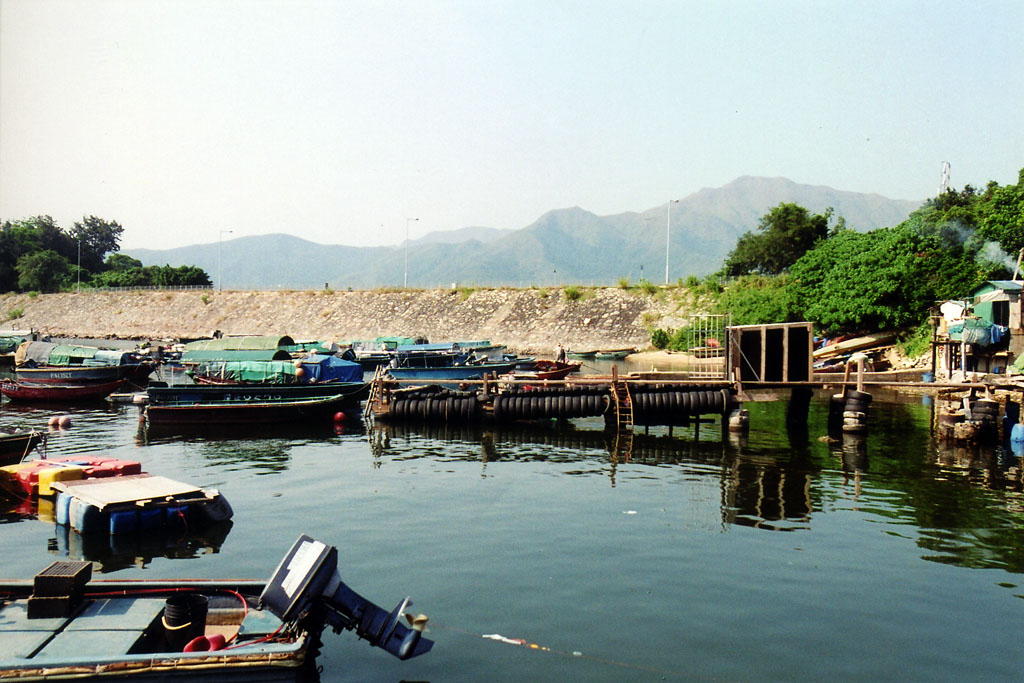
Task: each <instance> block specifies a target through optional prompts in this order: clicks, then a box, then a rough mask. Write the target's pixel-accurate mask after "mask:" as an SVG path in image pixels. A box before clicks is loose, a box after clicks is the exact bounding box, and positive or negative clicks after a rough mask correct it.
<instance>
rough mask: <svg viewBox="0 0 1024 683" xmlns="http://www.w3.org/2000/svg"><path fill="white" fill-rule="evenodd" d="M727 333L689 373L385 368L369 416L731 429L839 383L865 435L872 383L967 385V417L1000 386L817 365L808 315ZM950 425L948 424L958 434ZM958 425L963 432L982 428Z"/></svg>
mask: <svg viewBox="0 0 1024 683" xmlns="http://www.w3.org/2000/svg"><path fill="white" fill-rule="evenodd" d="M723 336H724V337H725V339H724V343H723V344H722V347H721V348H722V349H723V350H722V353H721V355H720V356H719V357H717V358H714V359H702V360H703V361H707V360H713V361H717V364H716V365H709V364H707V363H706V362H705V363H703V364H702V365H700V366H699V367H696V369H695V370H693V369H691V370H690V371H685V372H663V371H651V372H635V373H629V374H627V375H620V374H619V373H618V371H617V368H616V367H614V366H613V368H612V372H611V374H610V375H575V376H570V377H567V378H565V379H563V380H540V381H538V380H536V379H527V380H522V379H516V378H515V377H508V376H504V377H501V378H497V377H489V376H485V377H484V378H483V379H480V380H469V381H465V382H461V383H459V385H458V388H457V389H448V388H442V387H439V386H423V385H422V382H419V383H416V382H411V381H408V380H395V379H390V378H388V377H387V376H386V374H385V370H384V369H383V368H381V369H378V371H377V374H376V375H375V377H374V379H373V381H372V383H371V391H370V397H369V399H368V400H367V403H366V406H365V410H364V415H366V416H370V415H372V416H373V417H374V418H375V419H379V420H382V421H398V422H402V421H418V422H438V423H445V424H451V425H457V424H471V423H475V422H488V421H489V422H494V423H512V422H520V421H531V420H560V419H570V418H579V417H602V418H603V419H604V421H605V426H606V428H607V429H609V430H614V431H616V432H619V433H627V432H631V431H632V430H633V429H634V428H635V427H637V426H640V427H644V428H647V427H651V426H657V425H660V426H667V427H669V433H670V434H671V432H672V428H673V427H677V426H684V427H686V426H691V425H694V426H695V429H697V430H699V428H700V425H701V424H702V423H708V422H714V421H715V420H714V416H716V415H717V416H720V421H721V425H722V428H723V432H724V431H725V430H726V429H728V430H732V431H742V430H744V429H745V428H746V427H747V425H748V424H749V413H747V411H745V410H743V404H744V403H747V402H760V401H779V400H785V401H788V407H787V424H789V425H791V426H792V425H801V424H803V425H806V423H807V417H808V411H809V406H810V402H811V397H812V395H813V392H814V391H815V390H825V389H830V388H831V389H834V390H835V391H837V392H838V393H836V394H833V395H832V396H831V401H830V407H829V429H830V432H831V431H833V429H834V430H835V432H836V433H840V432H841V433H842V434H844V435H850V436H857V435H862V434H863V433H864V432H865V431H866V430H867V425H868V415H869V411H870V403H871V400H872V395H871V394H870V392H869V389H871V388H876V387H877V388H891V389H907V388H911V389H917V390H922V391H927V392H929V393H934V392H942V391H957V392H969V393H970V399H969V400H968V402H967V405H966V407H965V409H964V410H963V411H960V412H961V413H966V414H968V415H969V414H970V406H973V405H974V404H975V403H976V402H977V401H985V400H989V399H990V396H991V393H992V389H993V386H992V385H991V384H987V383H984V382H973V383H972V382H947V383H942V382H925V381H918V380H921V379H923V378H922V373H921V372H920V371H917V372H913V373H868V372H865V369H864V365H863V363H862V362H857V363H856V364H855V365H853V364H849V363H848V364H846V366H845V372H842V373H835V372H828V373H815V372H814V368H813V362H814V352H813V330H812V326H811V323H807V322H804V323H780V324H773V325H742V326H730V327H728V328H726V334H725V335H723ZM854 371H855V372H856V374H854ZM982 392H983V393H984V396H983V397H980V398H979V396H978V394H980V393H982ZM958 400H959V399H958ZM986 411H988V412H986ZM977 412H978V413H979V415H982V414H984V415H985V419H986V420H987V421H988V422H989V423H991V422H992V421H993V420H994V419H995V412H994V411H993V410H992V409H991V407H990V406H989V405H988V404H987V403H981V404H980V407H979V410H978V411H977ZM989 413H992V414H991V415H989ZM953 421H962V420H960V419H959V418H956V419H955V420H954V418H947V422H949V423H950V424H952V423H953ZM968 422H972V421H971V420H968ZM952 429H953V428H952V427H950V429H949V430H947V431H949V432H950V435H951V436H950V438H953V436H952V431H951V430H952ZM956 429H957V430H958V432H957V434H960V435H963V434H970V435H974V434H975V433H976V431H977V430H974V431H972V429H973V428H972V427H957V428H956ZM1022 430H1024V428H1022ZM981 433H984V430H981ZM957 438H961V437H957ZM963 438H968V437H963ZM971 438H973V436H972V437H971Z"/></svg>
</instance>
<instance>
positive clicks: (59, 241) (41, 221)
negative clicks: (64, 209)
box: [0, 216, 72, 291]
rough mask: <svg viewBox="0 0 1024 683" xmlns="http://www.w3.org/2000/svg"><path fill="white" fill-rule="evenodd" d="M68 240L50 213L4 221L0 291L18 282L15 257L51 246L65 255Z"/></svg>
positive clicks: (0, 233) (15, 286)
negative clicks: (48, 214)
mask: <svg viewBox="0 0 1024 683" xmlns="http://www.w3.org/2000/svg"><path fill="white" fill-rule="evenodd" d="M71 248H72V247H71V242H70V240H69V239H68V236H67V235H65V234H64V233H63V232H62V231H61V229H60V228H59V227H57V224H56V223H54V222H53V219H52V218H51V217H49V216H33V217H32V218H25V219H21V220H16V221H5V222H4V223H3V226H2V227H0V291H15V290H17V289H19V286H18V260H19V259H20V258H21V257H22V256H24V255H25V254H29V253H32V252H37V251H43V250H46V249H49V250H52V251H54V252H56V253H58V254H62V255H65V258H66V255H67V253H68V252H69V251H70V250H71Z"/></svg>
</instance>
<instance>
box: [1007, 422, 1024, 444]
mask: <svg viewBox="0 0 1024 683" xmlns="http://www.w3.org/2000/svg"><path fill="white" fill-rule="evenodd" d="M1010 441H1011V442H1013V443H1024V425H1022V424H1021V423H1019V422H1018V423H1017V424H1015V425H1013V429H1011V430H1010Z"/></svg>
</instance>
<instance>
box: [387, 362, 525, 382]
mask: <svg viewBox="0 0 1024 683" xmlns="http://www.w3.org/2000/svg"><path fill="white" fill-rule="evenodd" d="M515 366H516V364H515V363H472V364H466V365H449V366H447V367H422V368H416V367H412V368H388V374H390V375H391V376H392V377H393V378H394V379H399V380H416V381H424V382H434V381H437V380H447V381H463V380H469V379H482V378H483V376H484V375H485V374H486V375H490V376H491V377H497V376H498V375H501V374H504V373H506V372H509V371H510V370H512V368H514V367H515Z"/></svg>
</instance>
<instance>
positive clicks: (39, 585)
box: [32, 561, 92, 596]
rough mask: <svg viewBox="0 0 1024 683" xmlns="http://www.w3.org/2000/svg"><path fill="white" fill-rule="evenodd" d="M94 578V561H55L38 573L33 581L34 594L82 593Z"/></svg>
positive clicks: (59, 594)
mask: <svg viewBox="0 0 1024 683" xmlns="http://www.w3.org/2000/svg"><path fill="white" fill-rule="evenodd" d="M91 578H92V562H75V561H63V562H54V563H53V564H51V565H50V566H49V567H47V568H46V569H44V570H43V571H41V572H39V573H38V574H36V576H35V579H34V580H33V582H32V595H34V596H61V595H74V594H81V593H82V590H83V589H84V588H85V584H87V583H89V579H91Z"/></svg>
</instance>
